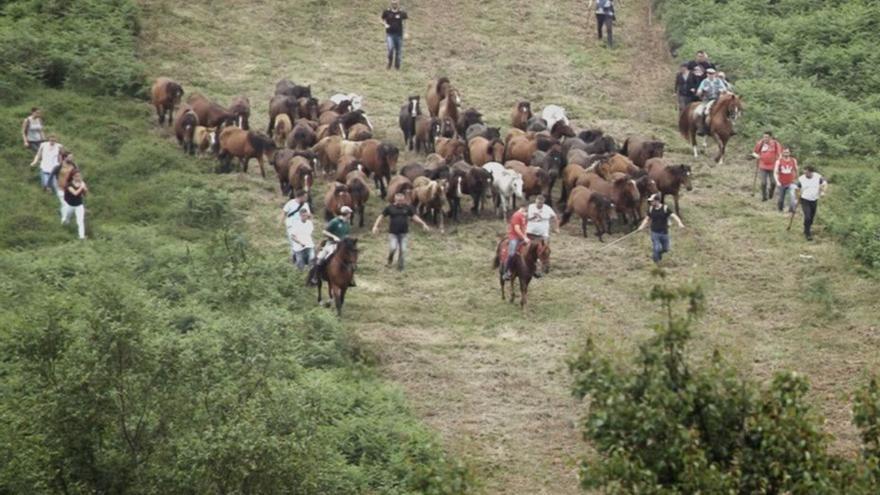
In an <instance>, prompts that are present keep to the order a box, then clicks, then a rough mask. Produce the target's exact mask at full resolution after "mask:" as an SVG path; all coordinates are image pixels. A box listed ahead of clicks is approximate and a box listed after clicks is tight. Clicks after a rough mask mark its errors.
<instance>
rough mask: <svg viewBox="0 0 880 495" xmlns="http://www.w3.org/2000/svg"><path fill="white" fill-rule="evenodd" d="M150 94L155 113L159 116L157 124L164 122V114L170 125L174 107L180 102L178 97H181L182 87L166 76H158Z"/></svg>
mask: <svg viewBox="0 0 880 495" xmlns="http://www.w3.org/2000/svg"><path fill="white" fill-rule="evenodd" d="M150 96H151V97H152V102H153V106H154V107H156V114H157V115H158V116H159V125H163V124H164V123H165V116H166V115H167V116H168V124H169V125H170V124H171V118H172V116H173V115H174V107H175V106H176V105H177V104H178V103H180V98H181V97H183V87H182V86H181V85H180V84H178V83H177V82H176V81H173V80H171V79H168V78H167V77H160V78H158V79H156V82H154V83H153V87H152V88H151V90H150Z"/></svg>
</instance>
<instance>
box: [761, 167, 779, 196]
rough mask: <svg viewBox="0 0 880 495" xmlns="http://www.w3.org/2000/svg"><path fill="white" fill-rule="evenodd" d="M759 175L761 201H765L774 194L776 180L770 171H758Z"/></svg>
mask: <svg viewBox="0 0 880 495" xmlns="http://www.w3.org/2000/svg"><path fill="white" fill-rule="evenodd" d="M760 174H761V199H762V200H764V201H767V200H768V199H770V198H772V197H773V193H774V192H776V179H775V178H773V171H772V170H764V169H763V168H762V169H760Z"/></svg>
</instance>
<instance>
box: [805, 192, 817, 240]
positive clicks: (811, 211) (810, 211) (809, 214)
mask: <svg viewBox="0 0 880 495" xmlns="http://www.w3.org/2000/svg"><path fill="white" fill-rule="evenodd" d="M801 208H802V209H803V210H804V235H805V236H807V237H812V236H813V231H812V230H811V229H812V227H813V219H815V218H816V210H818V209H819V201H810V200H809V199H804V198H801Z"/></svg>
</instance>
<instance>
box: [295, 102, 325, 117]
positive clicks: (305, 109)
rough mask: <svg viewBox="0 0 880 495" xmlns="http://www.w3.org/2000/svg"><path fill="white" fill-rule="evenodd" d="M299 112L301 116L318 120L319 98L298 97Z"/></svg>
mask: <svg viewBox="0 0 880 495" xmlns="http://www.w3.org/2000/svg"><path fill="white" fill-rule="evenodd" d="M296 103H297V112H298V113H299V116H300V118H305V119H309V120H313V121H316V122H317V120H318V116H319V115H320V113H319V112H318V100H317V99H315V98H312V97H305V96H304V97H301V98H297V100H296Z"/></svg>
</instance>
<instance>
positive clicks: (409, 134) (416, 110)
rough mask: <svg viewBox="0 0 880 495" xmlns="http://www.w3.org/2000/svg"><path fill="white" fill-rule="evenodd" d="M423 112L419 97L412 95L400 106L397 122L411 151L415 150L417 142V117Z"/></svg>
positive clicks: (405, 143)
mask: <svg viewBox="0 0 880 495" xmlns="http://www.w3.org/2000/svg"><path fill="white" fill-rule="evenodd" d="M421 114H422V109H421V107H420V106H419V97H418V96H410V97H409V98H408V99H407V102H406V104H405V105H403V106H402V107H400V113H399V114H398V118H397V123H398V125H399V126H400V131H401V132H403V142H404V145H405V147H406V148H407V149H409V150H410V151H413V150H415V146H416V142H415V138H416V119H417V118H418V117H419V116H420V115H421Z"/></svg>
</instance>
